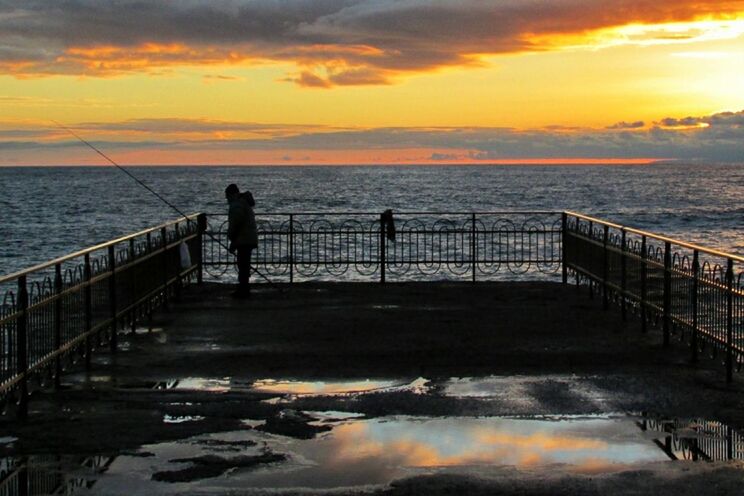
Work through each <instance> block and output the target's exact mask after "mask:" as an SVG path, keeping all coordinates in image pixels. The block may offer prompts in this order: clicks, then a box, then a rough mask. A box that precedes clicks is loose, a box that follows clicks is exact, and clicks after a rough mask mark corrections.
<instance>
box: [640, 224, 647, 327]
mask: <svg viewBox="0 0 744 496" xmlns="http://www.w3.org/2000/svg"><path fill="white" fill-rule="evenodd" d="M647 260H648V246H647V242H646V236H645V235H644V236H643V237H642V238H641V331H642V332H646V331H647V330H648V322H647V320H648V318H647V315H646V310H647V308H646V307H647V305H648V302H647V301H646V300H647V298H648V294H647V293H648V288H647V287H646V286H647V282H646V279H647V277H646V276H647V272H648V263H647Z"/></svg>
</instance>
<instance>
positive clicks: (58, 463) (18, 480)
mask: <svg viewBox="0 0 744 496" xmlns="http://www.w3.org/2000/svg"><path fill="white" fill-rule="evenodd" d="M115 459H116V457H114V456H90V457H81V456H78V457H70V456H59V455H35V456H26V457H11V458H0V496H40V495H47V494H65V495H74V494H80V493H84V492H86V491H87V490H88V489H90V488H92V487H93V485H94V484H95V483H96V481H97V478H98V476H99V475H100V474H101V473H103V472H105V471H106V470H107V469H108V467H109V466H110V465H111V463H113V461H114V460H115Z"/></svg>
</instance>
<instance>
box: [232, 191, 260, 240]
mask: <svg viewBox="0 0 744 496" xmlns="http://www.w3.org/2000/svg"><path fill="white" fill-rule="evenodd" d="M229 205H230V208H229V210H228V213H227V237H228V239H229V240H230V243H231V244H232V245H233V246H235V247H238V246H248V247H252V248H256V247H257V246H258V232H257V229H256V216H255V214H254V213H253V208H251V206H250V205H249V204H248V202H247V201H246V200H245V199H244V198H243V197H240V198H237V199H235V200H233V201H231V202H230V204H229Z"/></svg>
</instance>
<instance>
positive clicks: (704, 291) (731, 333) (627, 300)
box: [563, 212, 744, 382]
mask: <svg viewBox="0 0 744 496" xmlns="http://www.w3.org/2000/svg"><path fill="white" fill-rule="evenodd" d="M563 242H564V244H563V247H564V251H563V263H564V266H565V267H566V271H567V272H568V271H570V272H573V273H575V275H576V281H577V284H579V283H580V282H584V283H586V284H589V285H590V287H591V286H593V285H596V284H599V285H601V286H602V287H603V288H606V292H607V297H608V299H609V300H610V301H614V302H616V303H618V304H619V305H620V306H621V307H622V308H625V307H630V308H631V309H634V310H636V311H637V312H638V313H640V317H641V322H642V329H643V330H644V331H645V329H646V325H647V321H649V320H653V321H654V322H656V323H658V321H659V320H661V324H662V331H663V340H664V341H663V342H664V345H668V344H669V343H670V342H671V337H672V335H674V334H676V335H678V336H679V338H680V339H681V340H682V339H687V337H688V336H689V341H690V348H691V361H692V362H695V361H697V360H698V355H699V353H700V352H701V351H702V350H704V349H705V348H706V347H709V348H710V351H711V354H712V355H713V356H716V354H717V353H718V352H721V353H722V354H723V356H724V357H725V358H724V363H725V367H726V379H727V381H729V382H730V381H732V380H733V370H734V367H738V368H741V366H742V362H743V361H744V286H742V277H743V274H744V258H742V257H738V256H735V255H732V254H729V253H723V252H720V251H717V250H710V249H706V248H703V247H700V246H696V245H693V244H690V243H685V242H682V241H677V240H674V239H670V238H667V237H664V236H659V235H656V234H652V233H649V232H645V231H640V230H637V229H632V228H629V227H625V226H621V225H618V224H613V223H611V222H605V221H602V220H599V219H595V218H592V217H587V216H585V215H581V214H577V213H573V212H567V213H566V215H565V220H564V233H563ZM564 281H567V275H566V277H565V278H564ZM604 292H605V290H604V289H603V293H604Z"/></svg>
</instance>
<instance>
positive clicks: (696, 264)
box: [691, 250, 700, 363]
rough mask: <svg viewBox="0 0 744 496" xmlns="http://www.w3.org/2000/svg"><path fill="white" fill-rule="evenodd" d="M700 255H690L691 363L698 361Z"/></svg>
mask: <svg viewBox="0 0 744 496" xmlns="http://www.w3.org/2000/svg"><path fill="white" fill-rule="evenodd" d="M699 281H700V253H699V252H698V250H695V251H694V253H693V255H692V303H691V304H692V363H697V361H698V347H699V345H698V288H699V286H700V282H699Z"/></svg>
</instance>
